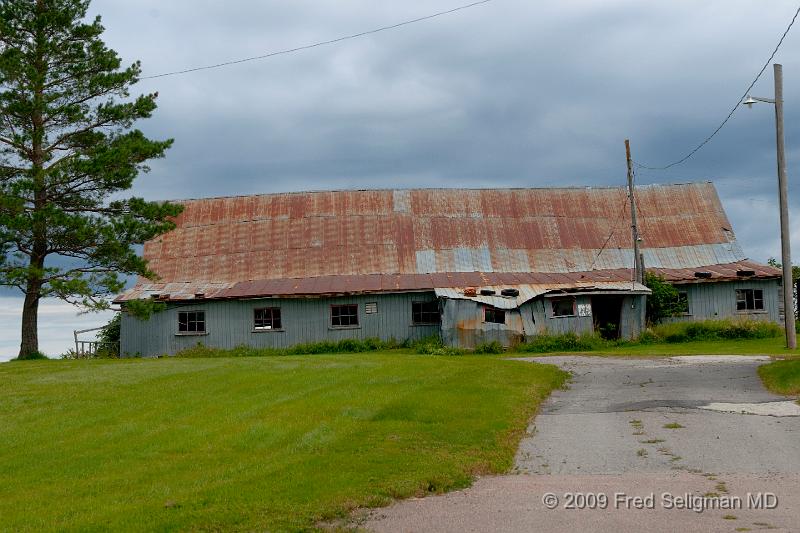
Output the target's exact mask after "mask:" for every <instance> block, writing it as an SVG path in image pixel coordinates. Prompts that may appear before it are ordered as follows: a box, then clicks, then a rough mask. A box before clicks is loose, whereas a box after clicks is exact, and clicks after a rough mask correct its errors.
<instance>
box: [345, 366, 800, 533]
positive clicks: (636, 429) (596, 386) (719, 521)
mask: <svg viewBox="0 0 800 533" xmlns="http://www.w3.org/2000/svg"><path fill="white" fill-rule="evenodd" d="M765 359H766V358H759V357H746V356H730V357H720V356H715V357H698V356H694V357H674V358H666V359H665V358H662V359H608V358H595V357H547V358H539V359H537V358H531V359H529V360H531V361H540V362H545V363H552V364H558V365H559V366H561V367H562V368H564V369H567V370H569V371H571V372H572V373H573V380H572V382H571V384H570V386H569V388H568V389H567V390H564V391H557V392H555V393H554V394H553V395H552V396H551V398H550V399H549V400H548V401H547V402H546V403H545V404H544V405H543V406H542V409H541V412H540V413H539V415H538V416H537V417H536V419H535V420H534V421H533V422H532V424H531V426H530V427H529V430H528V435H527V436H526V437H525V438H524V439H523V440H522V442H521V444H520V448H519V451H518V453H517V457H516V461H515V468H514V471H513V473H512V474H510V475H506V476H496V477H486V478H482V479H479V480H477V481H476V483H475V484H474V486H473V487H471V488H470V489H467V490H464V491H458V492H453V493H449V494H446V495H442V496H436V497H429V498H422V499H410V500H405V501H402V502H398V503H396V504H395V505H393V506H391V507H388V508H384V509H378V510H375V511H373V512H372V513H370V514H369V515H368V516H367V517H366V520H365V521H364V522H363V523H362V524H361V525H362V526H363V527H366V528H368V529H371V530H375V531H576V530H578V529H588V530H590V531H613V532H614V533H622V532H625V531H644V530H647V531H665V532H667V531H679V530H684V531H758V530H767V529H769V530H772V531H800V503H799V502H800V406H798V405H797V404H796V403H793V402H787V401H785V400H786V399H785V398H782V397H778V396H775V395H773V394H771V393H769V392H768V391H766V390H765V389H764V388H763V386H762V385H761V382H760V380H759V379H758V376H757V374H756V369H757V367H758V366H759V365H760V364H763V362H764V361H765ZM549 493H552V494H553V495H554V496H555V499H557V503H554V502H555V499H552V501H550V499H549V497H548V502H547V503H550V505H554V506H555V508H554V509H549V508H548V507H547V506H546V505H545V502H544V497H545V495H547V494H549ZM759 502H760V504H761V507H762V508H756V507H758V505H759ZM570 504H571V505H570ZM724 507H728V508H724ZM766 507H772V508H766Z"/></svg>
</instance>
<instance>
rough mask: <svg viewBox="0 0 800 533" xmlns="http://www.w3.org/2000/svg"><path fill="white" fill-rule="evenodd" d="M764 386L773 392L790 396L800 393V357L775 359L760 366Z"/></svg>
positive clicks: (759, 370)
mask: <svg viewBox="0 0 800 533" xmlns="http://www.w3.org/2000/svg"><path fill="white" fill-rule="evenodd" d="M758 375H759V376H761V381H763V382H764V386H765V387H767V388H768V389H769V390H771V391H772V392H775V393H778V394H786V395H789V396H797V395H800V359H786V360H783V361H774V362H772V363H770V364H768V365H762V366H760V367H758Z"/></svg>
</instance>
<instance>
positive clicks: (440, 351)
mask: <svg viewBox="0 0 800 533" xmlns="http://www.w3.org/2000/svg"><path fill="white" fill-rule="evenodd" d="M412 348H414V351H415V352H416V353H418V354H422V355H463V354H465V353H468V351H467V350H462V349H460V348H451V347H449V346H445V345H444V343H443V342H442V339H441V338H439V336H438V335H434V336H431V337H425V338H424V339H420V340H418V341H416V342H414V343H413V344H412Z"/></svg>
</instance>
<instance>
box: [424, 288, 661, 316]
mask: <svg viewBox="0 0 800 533" xmlns="http://www.w3.org/2000/svg"><path fill="white" fill-rule="evenodd" d="M480 288H481V289H490V290H493V291H494V292H495V294H493V295H483V294H481V293H480V292H478V293H477V294H476V295H475V296H468V295H467V294H465V291H464V289H463V288H462V289H459V288H453V287H438V288H436V289H435V293H436V296H438V297H439V298H450V299H453V300H472V301H475V302H479V303H482V304H486V305H491V306H492V307H496V308H498V309H517V308H518V307H519V306H521V305H522V304H524V303H525V302H527V301H529V300H533V299H534V298H536V297H538V296H541V295H543V294H548V293H563V291H565V290H569V291H570V292H571V293H572V291H580V293H581V294H583V293H584V292H586V293H593V292H594V293H597V292H603V293H619V294H650V292H651V291H650V289H648V288H647V287H645V286H644V285H642V284H640V283H635V282H631V281H594V282H588V281H584V282H569V283H539V284H526V283H523V284H520V285H514V286H513V288H515V289H517V290H518V291H519V294H518V295H517V296H503V295H502V294H501V291H502V290H503V289H505V288H509V286H508V285H501V286H481V287H480ZM573 294H574V293H573Z"/></svg>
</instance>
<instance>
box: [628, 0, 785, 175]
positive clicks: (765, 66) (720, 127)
mask: <svg viewBox="0 0 800 533" xmlns="http://www.w3.org/2000/svg"><path fill="white" fill-rule="evenodd" d="M798 15H800V6H798V8H797V11H795V12H794V16H793V17H792V21H791V22H789V26H788V27H787V28H786V31H784V32H783V35H781V38H780V40H779V41H778V44H777V45H776V46H775V49H774V50H773V51H772V53H771V54H770V56H769V59H767V61H766V62H765V63H764V66H763V67H761V70H759V71H758V75H756V77H755V79H754V80H753V82H752V83H751V84H750V85H748V86H747V89H746V90H745V91H744V94H743V95H742V96H741V97H740V98H739V100H738V101H737V102H736V105H735V106H733V109H731V112H730V113H728V116H727V117H725V120H723V121H722V123H721V124H720V125H719V126H717V129H715V130H714V131H713V132H712V133H711V135H709V136H708V137H706V138H705V139H704V140H703V142H701V143H700V144H698V145H697V146H696V147H695V148H694V149H693V150H691V151H690V152H689V153H688V154H686V155H685V156H683V157H682V158H681V159H678V160H677V161H673V162H672V163H670V164H668V165H664V166H663V167H652V166H647V165H644V164H642V163H638V162H636V161H634V163H635V164H636V166H638V167H639V168H644V169H647V170H667V169H669V168H672V167H674V166H677V165H680V164H681V163H683V162H685V161H686V160H687V159H689V158H690V157H692V156H693V155H694V154H696V153H697V152H699V151H700V150H701V149H702V148H703V147H704V146H705V145H706V144H708V143H709V142H710V141H711V139H713V138H714V137H715V136H716V135H717V133H719V132H720V130H721V129H722V128H724V127H725V124H727V123H728V121H729V120H730V119H731V117H733V114H734V113H735V112H736V110H737V109H738V108H739V106H740V105H742V101H743V100H744V99H745V98H747V95H748V94H750V90H751V89H752V88H753V87H754V86H755V84H756V82H758V80H759V78H761V75H762V74H764V71H765V70H767V67H768V66H769V64H770V63H771V62H772V59H773V58H774V57H775V54H777V53H778V49H779V48H780V47H781V45H782V44H783V40H784V39H786V36H787V35H788V34H789V30H791V29H792V26H793V25H794V21H795V20H797V16H798Z"/></svg>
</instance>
